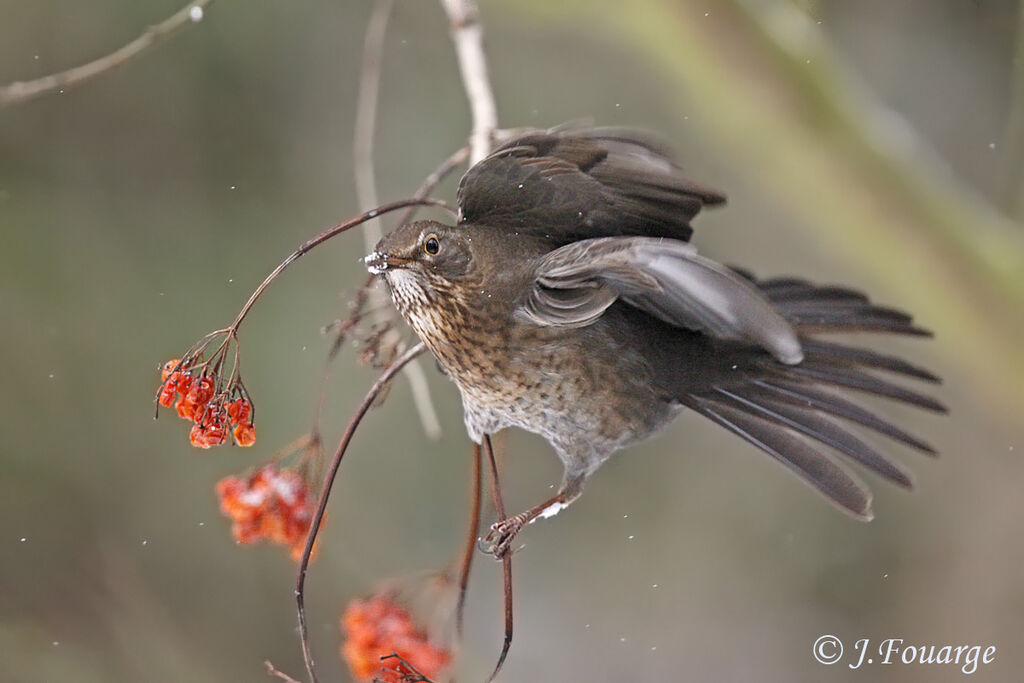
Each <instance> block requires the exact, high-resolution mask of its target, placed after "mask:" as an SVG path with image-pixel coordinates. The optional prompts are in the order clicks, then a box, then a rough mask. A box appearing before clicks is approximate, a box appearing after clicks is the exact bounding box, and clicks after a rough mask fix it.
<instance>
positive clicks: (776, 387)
mask: <svg viewBox="0 0 1024 683" xmlns="http://www.w3.org/2000/svg"><path fill="white" fill-rule="evenodd" d="M753 383H754V384H756V385H757V386H760V387H763V388H765V389H767V390H769V391H772V392H775V393H776V395H778V396H779V398H780V400H784V401H787V402H789V403H793V404H795V405H801V406H805V407H807V408H811V409H814V410H817V411H819V412H823V413H827V414H829V415H834V416H836V417H840V418H843V419H844V420H848V421H850V422H854V423H856V424H859V425H862V426H864V427H867V428H869V429H872V430H874V431H876V432H878V433H879V434H884V435H885V436H888V437H889V438H891V439H895V440H896V441H899V442H901V443H903V444H906V445H907V446H910V447H911V448H915V449H917V450H919V451H921V452H922V453H926V454H928V455H935V454H936V451H935V448H933V447H932V446H931V444H929V443H927V442H925V441H922V440H921V439H919V438H917V437H916V436H913V435H911V434H909V433H907V432H906V431H904V430H902V429H900V428H899V427H897V426H896V425H894V424H892V423H891V422H888V421H886V420H883V419H882V418H880V417H878V416H877V415H875V414H874V413H872V412H871V411H870V410H868V409H866V408H864V407H862V406H859V405H857V404H856V403H853V402H852V401H848V400H846V399H845V398H842V397H841V396H836V395H835V394H832V393H829V392H827V391H824V390H822V389H817V388H815V387H813V386H811V385H807V384H801V383H799V382H788V381H786V380H784V379H771V380H767V379H759V380H754V382H753Z"/></svg>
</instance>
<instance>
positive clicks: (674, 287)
mask: <svg viewBox="0 0 1024 683" xmlns="http://www.w3.org/2000/svg"><path fill="white" fill-rule="evenodd" d="M618 299H622V300H623V301H625V302H626V303H629V304H630V305H632V306H635V307H636V308H639V309H640V310H642V311H644V312H646V313H648V314H650V315H652V316H654V317H656V318H659V319H661V320H663V321H665V322H667V323H669V324H670V325H674V326H676V327H683V328H687V329H691V330H700V331H702V332H705V333H707V334H709V335H711V336H714V337H717V338H720V339H728V340H737V341H744V342H747V343H750V344H753V345H755V346H759V347H761V348H763V349H765V350H767V351H768V352H770V353H771V354H772V355H773V356H774V357H775V358H777V359H778V360H779V361H781V362H783V363H786V364H790V365H792V364H795V363H799V362H800V361H801V360H802V359H803V351H802V350H801V347H800V341H799V340H798V339H797V335H796V332H795V331H794V330H793V327H792V326H791V325H790V324H789V322H787V321H786V319H785V318H783V317H782V316H781V315H779V313H778V312H776V311H775V309H774V308H772V305H771V304H770V303H769V301H768V299H767V298H765V296H764V295H763V294H761V292H759V291H758V289H757V288H756V287H755V286H754V285H753V284H752V283H751V282H750V281H749V280H747V279H746V278H744V277H742V276H741V275H739V274H737V273H735V272H734V271H732V270H730V269H729V268H726V267H725V266H723V265H721V264H719V263H716V262H714V261H712V260H711V259H707V258H704V257H703V256H700V255H698V254H697V250H696V249H695V248H694V247H693V246H692V245H690V244H687V243H685V242H681V241H679V240H671V239H658V238H650V237H605V238H599V239H590V240H581V241H579V242H573V243H572V244H569V245H567V246H564V247H560V248H558V249H555V250H554V251H551V252H549V253H548V254H547V255H545V256H544V257H543V258H541V260H540V261H539V263H538V265H537V269H536V273H535V279H534V286H533V289H532V291H530V293H529V294H528V295H527V297H526V299H525V301H524V302H523V305H522V306H521V307H520V309H519V315H520V317H521V318H523V319H525V320H528V321H530V322H532V323H534V324H537V325H550V326H563V327H564V326H568V327H582V326H586V325H589V324H591V323H593V322H594V321H595V320H597V318H599V317H600V316H601V314H602V313H604V311H605V310H606V309H607V308H608V307H609V306H611V305H612V303H613V302H615V301H616V300H618Z"/></svg>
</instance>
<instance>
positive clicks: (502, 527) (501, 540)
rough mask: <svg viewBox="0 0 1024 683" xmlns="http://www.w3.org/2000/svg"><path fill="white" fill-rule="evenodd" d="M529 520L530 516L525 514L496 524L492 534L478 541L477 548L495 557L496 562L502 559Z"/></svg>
mask: <svg viewBox="0 0 1024 683" xmlns="http://www.w3.org/2000/svg"><path fill="white" fill-rule="evenodd" d="M528 520H529V516H528V515H527V513H525V512H523V513H520V514H518V515H515V516H513V517H509V518H508V519H503V520H501V521H500V522H495V523H494V524H492V525H491V531H490V533H488V534H487V535H486V536H484V537H483V538H481V539H480V540H478V541H477V547H479V548H480V550H481V551H482V552H485V553H487V554H488V555H493V556H494V559H496V560H500V559H502V558H503V557H505V555H507V554H508V552H509V548H510V546H511V545H512V541H513V540H514V539H515V537H516V535H517V534H518V533H519V532H520V531H522V529H523V526H524V525H525V524H526V522H527V521H528Z"/></svg>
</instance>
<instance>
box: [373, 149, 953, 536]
mask: <svg viewBox="0 0 1024 683" xmlns="http://www.w3.org/2000/svg"><path fill="white" fill-rule="evenodd" d="M724 201H725V198H724V197H723V196H722V195H721V194H719V193H717V192H714V191H712V190H709V189H706V188H703V187H700V186H698V185H696V184H694V183H692V182H691V181H689V180H687V179H686V178H685V177H684V176H683V175H682V172H681V170H680V168H679V167H678V166H676V165H675V164H674V163H673V162H672V161H671V159H670V157H669V155H668V154H667V153H666V152H665V151H664V149H663V148H662V147H661V146H660V145H658V144H657V143H654V142H652V141H651V140H650V139H647V138H645V137H643V136H640V135H638V134H637V133H635V132H632V131H624V130H617V129H583V130H580V129H576V130H566V129H561V130H559V129H555V130H551V131H546V132H544V131H530V132H527V133H524V134H521V135H520V136H519V137H517V138H516V139H514V140H512V141H510V142H508V143H506V144H504V145H502V146H501V147H499V148H498V149H497V150H495V151H494V152H493V153H492V154H491V155H490V156H489V157H487V158H486V159H484V160H483V161H481V162H480V163H478V164H476V165H475V166H473V167H472V168H470V169H469V171H468V172H467V173H466V175H465V176H464V177H463V178H462V181H461V183H460V185H459V191H458V204H459V221H458V225H455V226H448V225H443V224H440V223H437V222H433V221H418V222H414V223H410V224H408V225H404V226H402V227H400V228H398V229H397V230H395V231H394V232H392V233H391V234H389V235H387V236H385V237H384V238H383V239H382V240H381V241H380V243H379V244H378V245H377V247H376V250H375V251H374V252H373V253H372V254H370V255H368V256H367V257H366V259H365V261H366V265H367V267H368V268H369V270H370V271H371V272H373V273H379V274H382V275H383V276H384V279H385V281H386V282H387V284H388V287H389V289H390V292H391V297H392V299H393V301H394V303H395V306H397V308H398V310H399V311H400V312H401V314H402V316H403V317H404V318H405V319H406V320H407V321H408V322H409V324H410V325H412V327H413V329H414V330H415V331H416V333H417V334H418V335H419V336H420V338H421V339H422V340H423V341H424V342H426V344H427V346H428V347H429V348H430V350H431V351H432V352H433V353H434V355H435V356H436V358H437V360H438V362H439V363H440V365H441V367H442V368H443V369H444V371H445V372H446V373H447V374H448V376H449V377H450V378H451V379H452V380H453V381H454V382H455V383H456V384H457V385H458V387H459V391H460V392H461V394H462V404H463V408H464V410H465V422H466V428H467V430H468V431H469V435H470V437H471V438H472V439H473V440H474V441H476V442H477V443H479V442H480V441H481V440H482V439H483V437H484V435H486V434H492V433H494V432H496V431H498V430H500V429H503V428H505V427H509V426H517V427H521V428H523V429H526V430H527V431H530V432H534V433H536V434H540V435H542V436H543V437H545V438H546V439H547V440H548V441H549V442H550V443H551V445H552V447H554V449H555V452H556V453H557V454H558V456H559V458H561V460H562V463H563V465H564V467H565V476H564V479H563V481H562V486H561V488H560V490H559V491H558V494H557V495H556V496H554V497H553V498H551V499H550V500H547V501H544V502H543V503H541V504H540V505H537V506H536V507H533V508H531V509H530V510H527V511H525V512H523V513H521V514H519V515H516V516H514V517H511V518H509V519H506V520H501V521H499V522H498V523H496V524H495V525H494V526H493V527H492V529H491V533H490V534H489V536H488V538H487V539H486V541H487V542H488V544H489V548H490V551H491V552H493V553H495V554H496V555H499V556H500V555H502V554H504V553H505V552H507V550H508V547H509V543H510V541H511V539H512V537H514V536H515V534H516V533H518V531H519V530H520V529H521V527H522V526H523V525H524V524H526V523H527V522H531V521H533V520H534V519H536V518H538V517H541V516H543V517H547V516H550V515H553V514H555V513H557V512H558V511H559V510H561V509H562V508H564V507H565V506H567V505H568V504H569V503H571V502H572V501H573V500H574V499H575V498H576V497H577V496H579V494H580V492H581V490H582V487H583V483H584V481H585V480H586V478H587V477H588V476H589V475H590V474H592V473H593V472H594V471H595V470H596V469H597V468H598V467H600V465H601V464H602V463H603V462H605V461H606V460H607V459H608V458H609V457H610V456H611V455H612V454H613V453H614V452H616V451H617V450H619V449H621V448H624V447H626V446H629V445H630V444H633V443H636V442H637V441H640V440H641V439H645V438H647V437H649V436H651V435H652V434H654V433H656V432H657V431H659V430H660V429H662V428H664V427H665V426H666V425H667V424H669V423H670V422H671V421H672V419H673V418H674V417H675V416H676V415H678V414H679V412H680V411H681V410H682V409H683V408H690V409H691V410H694V411H696V412H698V413H700V414H701V415H704V416H705V417H707V418H709V419H711V420H713V421H714V422H716V423H717V424H719V425H721V426H723V427H725V428H726V429H728V430H730V431H731V432H733V433H734V434H736V435H738V436H740V437H741V438H743V439H745V440H747V441H748V442H750V443H752V444H753V445H755V446H757V447H758V448H760V449H761V450H763V451H765V452H766V453H768V454H769V455H771V456H772V457H773V458H775V459H777V460H778V461H779V462H781V463H783V464H784V465H786V466H787V467H789V468H790V469H791V470H792V471H794V472H795V473H796V474H798V475H799V476H800V477H802V478H803V479H804V480H805V481H806V482H807V483H809V484H810V485H811V486H813V487H814V488H816V489H817V490H818V491H819V492H821V493H823V494H824V495H825V496H826V497H827V498H828V499H829V500H831V501H832V502H833V503H835V504H836V505H838V506H839V507H840V508H842V509H844V510H846V511H848V512H850V513H852V514H853V515H854V516H856V517H858V518H860V519H863V520H869V519H871V517H872V513H871V495H870V493H869V492H868V490H867V489H866V488H865V487H864V485H863V484H861V483H860V482H859V481H858V480H857V479H856V478H855V477H854V476H853V475H852V474H851V473H850V472H849V471H848V470H847V469H846V468H844V467H841V466H840V465H839V464H838V463H837V462H835V460H834V459H833V458H832V457H828V456H826V455H824V454H822V453H820V452H819V451H818V450H817V449H816V448H815V447H814V446H813V445H812V442H814V441H817V442H820V443H821V444H824V445H826V446H828V447H829V448H831V449H833V450H834V451H836V452H838V453H840V454H842V455H844V456H846V457H848V458H850V459H852V460H854V461H856V462H858V463H860V464H861V465H862V466H864V467H866V468H868V469H870V470H873V471H875V472H876V473H878V474H880V475H882V476H883V477H884V478H886V479H888V480H890V481H893V482H895V483H897V484H899V485H901V486H904V487H907V488H909V487H911V485H912V482H911V478H910V475H909V474H908V473H907V472H906V471H905V470H904V469H903V468H902V467H900V466H899V465H897V464H896V463H894V462H892V461H890V460H889V459H887V458H885V457H883V456H882V455H880V454H879V453H878V452H877V451H875V449H873V448H872V447H871V446H869V445H867V444H866V443H864V442H863V441H861V440H860V439H858V438H857V437H856V436H854V435H853V434H851V433H850V432H848V431H847V430H846V429H844V428H843V426H841V424H840V423H838V422H837V421H836V419H835V418H840V419H842V420H846V421H848V422H853V423H858V424H860V425H862V426H865V427H868V428H870V429H873V430H875V431H877V432H880V433H882V434H884V435H886V436H888V437H891V438H892V439H895V440H896V441H901V442H903V443H904V444H906V445H909V446H911V447H913V448H916V449H917V450H920V451H923V452H925V453H934V452H935V451H934V449H933V448H932V447H931V446H929V445H928V444H927V443H925V442H923V441H921V440H919V439H917V438H916V437H914V436H911V435H910V434H908V433H907V432H905V431H903V430H902V429H900V428H899V427H897V426H896V425H894V424H892V423H890V422H889V421H887V420H885V419H883V418H881V417H879V416H877V415H875V414H874V413H872V412H870V411H869V410H867V409H865V408H863V407H861V406H859V405H857V404H856V403H853V402H851V401H849V400H848V399H846V398H844V397H842V396H840V395H839V394H837V393H835V392H834V391H830V390H829V389H828V388H827V387H839V388H842V389H855V390H859V391H862V392H867V393H869V394H875V395H879V396H885V397H888V398H891V399H895V400H898V401H902V402H905V403H910V404H913V405H916V406H919V407H921V408H925V409H929V410H933V411H938V412H943V411H944V410H945V409H944V408H943V406H942V405H941V404H940V403H938V402H937V401H935V400H934V399H932V398H930V397H928V396H924V395H921V394H919V393H916V392H915V391H912V390H910V389H907V388H905V387H903V386H901V385H899V384H896V383H894V382H892V381H891V380H890V379H887V378H885V377H883V376H880V375H879V374H872V372H871V371H872V370H875V371H881V373H889V374H892V375H903V376H907V377H912V378H915V379H920V380H925V381H928V382H937V381H938V378H937V377H936V376H935V375H933V374H931V373H929V372H928V371H926V370H923V369H921V368H919V367H916V366H914V365H911V364H909V363H907V362H905V361H903V360H901V359H899V358H894V357H892V356H888V355H883V354H880V353H877V352H874V351H871V350H868V349H863V348H858V347H854V346H847V345H845V344H838V343H835V342H831V341H825V340H823V339H821V338H820V337H819V336H818V335H819V334H823V333H836V332H855V331H870V332H888V333H896V334H909V335H922V336H926V335H929V334H930V333H928V332H927V331H925V330H922V329H921V328H918V327H915V326H914V324H913V322H912V320H911V318H910V316H909V315H906V314H905V313H902V312H899V311H896V310H893V309H890V308H884V307H881V306H877V305H875V304H873V303H871V302H870V301H869V300H868V298H867V297H866V296H864V295H863V294H861V293H859V292H856V291H853V290H850V289H846V288H842V287H835V286H824V287H823V286H816V285H813V284H811V283H809V282H806V281H804V280H800V279H794V278H782V279H773V280H756V279H754V278H753V277H752V276H751V275H749V274H748V273H745V272H742V271H738V270H734V269H730V268H727V267H725V266H723V265H721V264H718V263H716V262H714V261H712V260H710V259H707V258H705V257H703V256H700V255H698V254H697V252H696V249H695V248H694V247H693V246H692V245H690V244H689V243H688V241H687V240H688V239H689V238H690V235H691V233H692V229H691V228H690V221H691V220H692V219H693V218H694V216H695V215H696V214H697V213H698V211H699V210H700V209H701V208H702V207H704V206H710V205H716V204H722V203H723V202H724Z"/></svg>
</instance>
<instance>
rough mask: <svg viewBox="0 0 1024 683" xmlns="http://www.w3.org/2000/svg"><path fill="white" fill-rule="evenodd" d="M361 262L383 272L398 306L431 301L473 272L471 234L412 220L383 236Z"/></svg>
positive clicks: (446, 292) (432, 223)
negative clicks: (412, 221)
mask: <svg viewBox="0 0 1024 683" xmlns="http://www.w3.org/2000/svg"><path fill="white" fill-rule="evenodd" d="M363 261H364V262H365V263H366V269H367V270H369V271H370V272H371V273H374V274H378V275H383V276H384V279H385V280H386V281H387V283H388V285H389V286H390V288H391V291H392V294H393V296H394V298H395V303H396V304H398V305H399V308H403V307H409V306H422V305H430V304H432V303H435V302H436V301H437V299H438V297H443V296H446V295H449V294H451V293H452V290H453V288H455V287H457V286H458V285H459V283H461V282H463V281H464V280H465V279H466V278H467V277H468V276H469V275H470V274H471V273H472V271H473V265H474V263H473V235H472V234H471V232H470V231H467V230H464V229H462V228H455V227H451V226H448V225H444V224H443V223H438V222H436V221H416V222H414V223H409V224H407V225H403V226H401V227H400V228H398V229H397V230H395V231H393V232H391V233H389V234H387V235H385V236H384V237H383V238H382V239H381V241H380V242H378V243H377V247H376V248H375V249H374V251H373V252H372V253H370V254H368V255H367V256H366V257H365V258H364V259H363Z"/></svg>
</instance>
